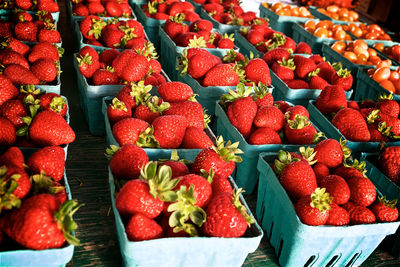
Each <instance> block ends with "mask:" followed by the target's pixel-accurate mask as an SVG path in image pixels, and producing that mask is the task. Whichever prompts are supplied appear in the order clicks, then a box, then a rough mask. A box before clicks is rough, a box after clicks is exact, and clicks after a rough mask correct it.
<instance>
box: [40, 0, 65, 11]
mask: <svg viewBox="0 0 400 267" xmlns="http://www.w3.org/2000/svg"><path fill="white" fill-rule="evenodd" d="M37 8H38V10H43V11H47V12H58V11H59V10H60V9H59V6H58V4H57V2H55V1H47V0H39V1H38V7H37Z"/></svg>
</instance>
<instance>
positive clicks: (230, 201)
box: [202, 189, 254, 237]
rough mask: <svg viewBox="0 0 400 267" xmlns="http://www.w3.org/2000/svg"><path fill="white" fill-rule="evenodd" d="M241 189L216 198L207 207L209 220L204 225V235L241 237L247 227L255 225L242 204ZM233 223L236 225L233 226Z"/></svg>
mask: <svg viewBox="0 0 400 267" xmlns="http://www.w3.org/2000/svg"><path fill="white" fill-rule="evenodd" d="M240 193H241V190H240V189H239V190H238V191H237V192H234V193H233V196H232V195H230V194H227V193H225V194H220V195H216V196H214V197H213V198H212V199H211V201H210V203H209V204H208V206H207V210H206V213H207V220H206V222H205V223H204V225H203V228H202V230H203V233H204V234H205V235H206V236H213V237H241V236H243V235H244V233H245V232H246V230H247V226H248V225H249V224H251V223H254V219H253V218H252V217H250V215H249V214H247V212H246V210H245V208H244V207H243V205H242V204H241V202H240V199H239V197H240ZM232 221H234V222H235V223H234V224H232Z"/></svg>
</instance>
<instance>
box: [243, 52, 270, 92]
mask: <svg viewBox="0 0 400 267" xmlns="http://www.w3.org/2000/svg"><path fill="white" fill-rule="evenodd" d="M244 71H245V75H246V79H248V80H250V81H251V82H255V83H256V84H258V83H259V82H261V83H262V84H264V85H267V86H268V85H271V75H270V73H269V68H268V65H267V63H265V61H264V60H262V59H260V58H254V59H251V60H250V61H249V63H247V65H246V67H245V68H244Z"/></svg>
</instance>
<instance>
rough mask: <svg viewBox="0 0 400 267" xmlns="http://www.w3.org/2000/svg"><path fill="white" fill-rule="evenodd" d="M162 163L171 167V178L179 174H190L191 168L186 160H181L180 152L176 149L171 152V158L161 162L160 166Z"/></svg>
mask: <svg viewBox="0 0 400 267" xmlns="http://www.w3.org/2000/svg"><path fill="white" fill-rule="evenodd" d="M162 165H167V166H168V167H170V168H171V171H172V176H171V178H176V177H179V176H185V175H186V174H189V168H188V167H187V165H186V164H185V160H179V156H178V152H177V151H176V150H173V151H172V152H171V158H170V159H169V160H166V161H164V162H161V165H160V166H162Z"/></svg>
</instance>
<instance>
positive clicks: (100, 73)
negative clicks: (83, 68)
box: [92, 67, 119, 85]
mask: <svg viewBox="0 0 400 267" xmlns="http://www.w3.org/2000/svg"><path fill="white" fill-rule="evenodd" d="M92 80H93V84H94V85H104V84H119V81H118V76H117V74H115V71H114V69H113V68H111V67H107V68H106V69H97V70H96V71H95V72H94V73H93V75H92Z"/></svg>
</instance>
